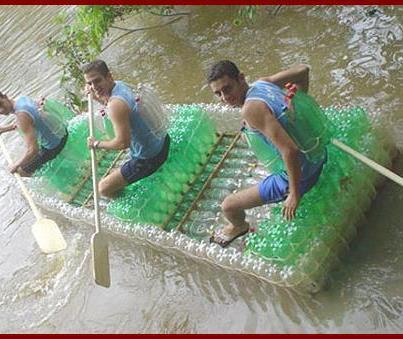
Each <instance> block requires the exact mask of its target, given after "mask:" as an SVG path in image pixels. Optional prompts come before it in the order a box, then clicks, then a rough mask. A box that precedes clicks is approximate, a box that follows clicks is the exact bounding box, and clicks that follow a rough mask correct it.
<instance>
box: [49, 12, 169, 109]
mask: <svg viewBox="0 0 403 339" xmlns="http://www.w3.org/2000/svg"><path fill="white" fill-rule="evenodd" d="M172 8H173V6H77V9H76V11H75V13H74V17H73V18H72V19H71V20H69V18H68V16H67V15H66V14H65V13H63V14H61V15H59V16H57V17H56V19H55V21H56V23H57V24H59V25H63V27H62V30H61V32H60V34H58V35H57V36H56V37H53V38H50V39H49V40H48V43H47V45H48V56H49V57H50V58H53V59H55V60H56V63H57V64H58V65H60V66H61V68H62V76H61V80H60V83H61V87H62V88H63V89H64V90H65V92H66V101H67V102H68V103H69V104H70V106H72V107H73V108H74V109H75V110H79V111H81V110H82V109H83V103H82V100H81V98H80V97H79V95H78V94H77V93H80V91H81V90H82V88H83V87H84V79H83V75H82V72H81V70H80V66H81V65H82V64H84V63H86V62H89V61H92V60H94V59H96V57H97V56H98V55H99V53H100V52H101V51H102V42H103V40H104V38H105V37H106V36H107V34H108V32H109V29H110V28H111V27H112V25H113V24H114V23H115V22H116V21H117V20H118V19H122V18H123V17H124V16H125V15H127V14H130V15H139V14H143V13H149V14H152V15H167V14H169V13H170V12H171V11H172Z"/></svg>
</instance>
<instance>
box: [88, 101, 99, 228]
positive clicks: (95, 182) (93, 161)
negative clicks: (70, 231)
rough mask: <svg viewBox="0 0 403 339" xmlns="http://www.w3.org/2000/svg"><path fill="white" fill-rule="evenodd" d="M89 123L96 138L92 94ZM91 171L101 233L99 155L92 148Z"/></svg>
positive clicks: (92, 134)
mask: <svg viewBox="0 0 403 339" xmlns="http://www.w3.org/2000/svg"><path fill="white" fill-rule="evenodd" d="M88 123H89V129H90V137H93V136H94V107H93V100H92V94H91V93H89V94H88ZM90 152H91V170H92V186H93V191H94V194H93V195H94V210H95V229H96V233H99V232H100V231H101V223H100V221H99V220H100V211H99V191H98V179H97V167H98V166H97V153H96V151H95V148H93V147H92V148H91V150H90Z"/></svg>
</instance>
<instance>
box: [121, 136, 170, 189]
mask: <svg viewBox="0 0 403 339" xmlns="http://www.w3.org/2000/svg"><path fill="white" fill-rule="evenodd" d="M169 144H170V137H169V135H168V134H167V136H166V137H165V141H164V145H163V146H162V149H161V151H160V152H159V153H158V154H157V155H156V156H155V157H153V158H150V159H132V160H129V161H127V162H125V163H124V164H123V165H122V167H121V168H120V173H121V174H122V176H123V178H125V180H126V181H127V183H128V184H132V183H133V182H135V181H138V180H140V179H143V178H145V177H148V176H149V175H151V174H153V173H154V172H155V171H156V170H157V169H158V168H160V167H161V165H162V164H163V163H164V162H165V160H166V159H167V158H168V153H169Z"/></svg>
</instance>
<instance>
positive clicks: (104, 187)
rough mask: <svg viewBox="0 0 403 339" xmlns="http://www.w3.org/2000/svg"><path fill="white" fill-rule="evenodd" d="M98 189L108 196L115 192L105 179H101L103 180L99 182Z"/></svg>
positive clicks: (100, 192)
mask: <svg viewBox="0 0 403 339" xmlns="http://www.w3.org/2000/svg"><path fill="white" fill-rule="evenodd" d="M98 190H99V194H100V195H102V196H104V197H108V198H109V197H111V195H112V193H113V187H112V186H111V185H109V184H108V181H106V180H104V179H101V181H100V182H99V183H98Z"/></svg>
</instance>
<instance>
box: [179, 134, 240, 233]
mask: <svg viewBox="0 0 403 339" xmlns="http://www.w3.org/2000/svg"><path fill="white" fill-rule="evenodd" d="M240 137H241V132H238V133H237V134H235V136H234V137H233V138H234V139H233V140H232V142H231V144H230V146H229V147H228V149H227V150H226V152H225V153H224V154H223V156H222V158H221V160H220V161H219V162H218V164H217V165H216V167H215V168H214V170H213V171H212V172H211V173H210V175H209V177H208V178H207V180H206V182H205V183H204V185H203V186H202V188H201V190H200V192H199V194H198V195H197V196H196V198H195V200H193V202H192V204H191V205H190V207H189V209H188V210H187V212H186V213H185V215H184V216H183V217H182V220H181V221H180V222H179V224H178V225H177V226H176V230H177V231H179V232H182V233H183V231H184V230H183V227H182V226H183V225H184V224H185V222H186V221H187V219H188V218H189V216H190V213H192V211H193V210H194V209H195V208H196V206H197V204H198V202H199V200H200V199H201V198H202V196H203V193H204V191H205V190H206V189H207V188H208V186H209V185H210V182H211V180H212V179H213V178H214V177H215V176H216V174H217V172H218V171H219V170H220V168H221V167H222V165H223V163H224V161H225V159H226V158H227V157H228V155H229V154H230V152H231V150H232V149H233V148H234V146H235V144H236V143H237V142H238V140H239V138H240ZM206 165H207V163H206Z"/></svg>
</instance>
